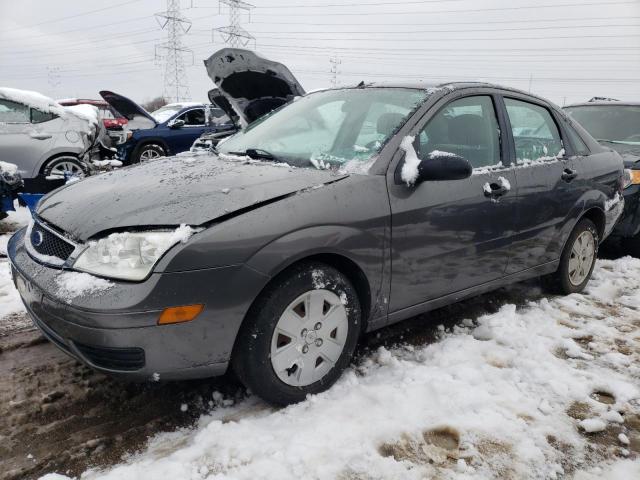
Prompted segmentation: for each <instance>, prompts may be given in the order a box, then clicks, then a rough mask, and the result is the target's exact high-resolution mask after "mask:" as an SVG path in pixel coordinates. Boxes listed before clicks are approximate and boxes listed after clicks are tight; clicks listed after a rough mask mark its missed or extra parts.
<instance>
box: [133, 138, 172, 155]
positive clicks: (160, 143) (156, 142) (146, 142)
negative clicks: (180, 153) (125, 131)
mask: <svg viewBox="0 0 640 480" xmlns="http://www.w3.org/2000/svg"><path fill="white" fill-rule="evenodd" d="M147 145H158V146H160V147H162V149H163V150H164V153H169V147H167V144H166V143H164V142H163V141H162V140H158V139H152V140H144V141H142V142H140V143H139V144H138V146H137V147H136V152H140V150H142V149H143V148H144V147H146V146H147Z"/></svg>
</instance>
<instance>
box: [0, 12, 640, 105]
mask: <svg viewBox="0 0 640 480" xmlns="http://www.w3.org/2000/svg"><path fill="white" fill-rule="evenodd" d="M249 1H250V3H252V4H253V5H254V6H255V8H253V9H252V10H251V13H250V16H248V15H246V14H245V15H244V16H243V27H244V28H245V29H246V30H247V31H249V32H250V33H251V34H253V35H254V36H255V39H256V41H255V46H256V49H257V51H259V52H261V53H262V54H263V55H265V56H267V57H269V58H272V59H274V60H278V61H281V62H283V63H285V64H286V65H287V66H289V68H290V69H291V70H292V72H293V73H294V75H296V77H298V79H299V80H300V82H301V83H302V85H303V86H304V87H305V88H306V89H307V90H311V89H315V88H320V87H325V86H329V85H330V84H331V80H332V74H331V73H330V69H331V63H330V59H331V58H332V57H334V58H335V59H336V60H338V61H340V62H341V63H340V64H339V66H338V75H337V81H338V83H339V84H352V83H357V82H359V81H360V80H374V81H389V80H400V81H407V82H416V81H424V82H429V83H433V82H442V81H447V80H486V81H491V82H496V83H501V84H505V85H511V86H515V87H518V88H522V89H524V90H529V89H531V91H532V92H534V93H537V94H539V95H542V96H545V97H548V98H550V99H551V100H553V101H555V102H556V103H559V104H563V103H565V102H566V103H570V102H574V101H581V100H586V99H589V98H590V97H592V96H596V95H597V96H611V97H615V98H621V99H636V100H639V99H640V0H627V1H618V0H602V1H595V0H584V1H578V0H537V1H534V0H422V1H418V0H415V1H401V0H343V1H341V0H307V1H304V0H292V1H289V2H285V1H284V0H274V1H271V0H249ZM181 5H182V13H183V15H184V16H185V17H187V18H189V19H190V20H191V21H192V22H193V25H192V28H191V30H190V32H189V33H188V34H186V35H185V36H184V38H183V42H184V44H186V45H187V46H189V47H190V48H192V50H193V58H194V61H193V62H192V59H191V56H185V62H186V63H187V65H188V67H187V71H188V77H189V87H190V93H191V97H192V99H193V100H205V99H206V92H207V90H208V89H210V88H211V87H212V82H211V80H210V79H209V78H208V76H207V74H206V71H205V68H204V66H203V64H202V60H203V59H204V58H206V57H208V56H209V55H210V54H211V53H213V52H214V51H216V50H217V49H218V48H221V47H223V46H224V43H223V38H222V37H221V36H220V34H219V33H215V34H213V35H212V29H214V28H216V27H222V26H225V25H228V23H229V18H228V11H227V10H225V9H224V8H223V9H222V10H221V9H220V8H219V6H218V2H217V0H182V3H181ZM165 8H166V0H129V1H125V0H111V1H109V2H104V1H91V0H64V1H49V0H0V86H11V87H15V88H23V89H29V90H36V91H40V92H42V93H45V94H47V95H50V96H53V97H56V98H61V97H75V96H80V97H88V98H96V97H98V91H99V90H103V89H108V90H113V91H116V92H118V93H122V94H123V95H126V96H129V97H131V98H133V99H135V100H137V101H144V100H148V99H150V98H152V97H155V96H158V95H161V94H162V91H163V68H162V66H161V63H160V64H158V62H157V61H156V60H155V59H154V57H155V51H156V47H155V45H156V44H160V43H162V42H164V41H166V32H165V31H163V30H161V28H160V26H159V24H158V22H157V21H156V18H155V17H154V14H155V13H157V12H161V11H163V10H164V9H165ZM98 10H99V11H98ZM249 47H250V48H254V44H253V42H251V43H250V44H249Z"/></svg>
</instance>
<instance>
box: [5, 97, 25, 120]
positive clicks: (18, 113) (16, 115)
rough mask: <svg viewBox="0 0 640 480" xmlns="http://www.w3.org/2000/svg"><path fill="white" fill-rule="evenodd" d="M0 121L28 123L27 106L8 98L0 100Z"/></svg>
mask: <svg viewBox="0 0 640 480" xmlns="http://www.w3.org/2000/svg"><path fill="white" fill-rule="evenodd" d="M0 122H4V123H29V107H27V106H26V105H23V104H21V103H17V102H12V101H10V100H0Z"/></svg>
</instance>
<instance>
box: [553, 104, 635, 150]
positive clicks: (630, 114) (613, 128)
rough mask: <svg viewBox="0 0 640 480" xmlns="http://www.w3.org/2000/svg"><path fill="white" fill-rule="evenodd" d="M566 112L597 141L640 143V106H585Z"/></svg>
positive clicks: (569, 108) (569, 109) (568, 109)
mask: <svg viewBox="0 0 640 480" xmlns="http://www.w3.org/2000/svg"><path fill="white" fill-rule="evenodd" d="M565 110H566V111H567V112H569V114H570V115H571V116H572V117H573V118H574V119H575V120H576V121H577V122H578V123H579V124H580V125H582V126H583V127H584V128H585V129H586V130H587V131H588V132H589V133H590V134H591V136H592V137H593V138H595V139H596V140H609V141H612V142H623V143H626V144H632V145H633V144H638V143H640V106H632V105H585V106H580V107H567V108H566V109H565Z"/></svg>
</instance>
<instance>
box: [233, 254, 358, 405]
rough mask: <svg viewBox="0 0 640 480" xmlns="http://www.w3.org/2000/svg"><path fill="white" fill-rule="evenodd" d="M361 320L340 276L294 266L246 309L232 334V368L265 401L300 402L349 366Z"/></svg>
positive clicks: (309, 265) (315, 265)
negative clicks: (244, 316) (239, 324)
mask: <svg viewBox="0 0 640 480" xmlns="http://www.w3.org/2000/svg"><path fill="white" fill-rule="evenodd" d="M361 317H362V313H361V309H360V302H359V299H358V296H357V293H356V290H355V288H354V287H353V285H352V284H351V282H350V281H349V279H348V278H347V277H346V276H344V275H343V274H342V273H341V272H339V271H338V270H336V269H335V268H333V267H331V266H329V265H326V264H323V263H319V262H305V263H302V264H300V265H297V266H295V267H293V268H292V269H291V270H290V271H289V272H288V273H286V274H285V275H284V276H282V277H281V278H279V279H277V280H276V281H275V283H274V284H273V285H271V286H269V287H268V288H267V290H266V291H265V292H263V293H262V294H261V295H260V297H259V298H258V299H257V300H256V302H255V303H254V305H253V306H252V308H251V310H250V311H249V313H248V315H247V318H246V319H245V322H244V324H243V325H242V328H241V329H240V332H239V333H238V337H237V341H236V346H235V348H234V351H233V355H232V367H233V370H234V371H235V373H236V375H237V376H238V378H239V379H240V380H241V381H242V383H244V384H245V386H247V388H249V389H251V390H252V391H253V392H254V393H255V394H256V395H258V396H259V397H261V398H262V399H264V400H266V401H267V402H269V403H272V404H276V405H289V404H291V403H296V402H300V401H302V400H304V399H305V398H306V396H307V395H309V394H315V393H319V392H322V391H324V390H326V389H328V388H329V387H331V385H333V384H334V383H335V382H336V380H338V378H339V377H340V375H341V374H342V372H343V371H344V369H345V368H346V367H347V366H348V365H349V362H350V361H351V357H352V355H353V352H354V350H355V348H356V345H357V342H358V337H359V335H360V328H361V323H362V322H361Z"/></svg>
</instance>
